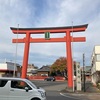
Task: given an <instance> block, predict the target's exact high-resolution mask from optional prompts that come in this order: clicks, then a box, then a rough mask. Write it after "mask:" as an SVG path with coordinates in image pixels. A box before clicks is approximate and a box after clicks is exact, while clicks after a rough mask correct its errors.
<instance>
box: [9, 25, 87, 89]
mask: <svg viewBox="0 0 100 100" xmlns="http://www.w3.org/2000/svg"><path fill="white" fill-rule="evenodd" d="M87 26H88V24H85V25H78V26H73V27H72V26H69V27H46V28H14V27H11V30H12V32H13V33H14V34H26V37H25V38H23V39H13V40H12V42H13V43H25V48H24V57H23V65H22V76H21V77H22V78H26V75H27V66H28V55H29V47H30V43H49V42H66V52H67V53H66V55H67V60H66V61H67V70H68V87H69V88H73V72H72V52H71V42H85V41H86V39H85V37H72V36H71V32H81V31H85V30H86V28H87ZM45 32H50V34H53V33H66V36H65V37H63V38H50V39H49V40H46V39H45V38H32V37H31V34H44V33H45Z"/></svg>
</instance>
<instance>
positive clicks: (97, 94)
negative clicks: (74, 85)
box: [61, 82, 100, 100]
mask: <svg viewBox="0 0 100 100" xmlns="http://www.w3.org/2000/svg"><path fill="white" fill-rule="evenodd" d="M61 94H62V95H63V96H66V97H70V98H74V99H79V100H80V99H81V100H100V90H99V89H98V88H97V87H94V86H93V85H92V83H91V82H86V83H85V92H83V91H81V92H78V91H74V92H70V91H68V89H67V88H66V89H64V90H62V91H61Z"/></svg>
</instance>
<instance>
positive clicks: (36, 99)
mask: <svg viewBox="0 0 100 100" xmlns="http://www.w3.org/2000/svg"><path fill="white" fill-rule="evenodd" d="M31 100H40V99H39V98H33V99H31Z"/></svg>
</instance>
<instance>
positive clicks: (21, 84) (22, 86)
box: [11, 80, 32, 90]
mask: <svg viewBox="0 0 100 100" xmlns="http://www.w3.org/2000/svg"><path fill="white" fill-rule="evenodd" d="M25 87H28V89H29V90H31V89H32V88H31V87H30V86H29V85H28V84H27V83H25V82H24V81H19V80H18V81H17V80H13V81H11V88H17V89H25Z"/></svg>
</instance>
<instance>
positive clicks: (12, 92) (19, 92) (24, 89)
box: [0, 77, 46, 100]
mask: <svg viewBox="0 0 100 100" xmlns="http://www.w3.org/2000/svg"><path fill="white" fill-rule="evenodd" d="M0 100H46V92H45V90H44V89H42V88H37V87H36V86H35V85H34V84H33V83H32V82H31V81H29V80H27V79H22V78H8V77H7V78H5V77H1V78H0Z"/></svg>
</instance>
